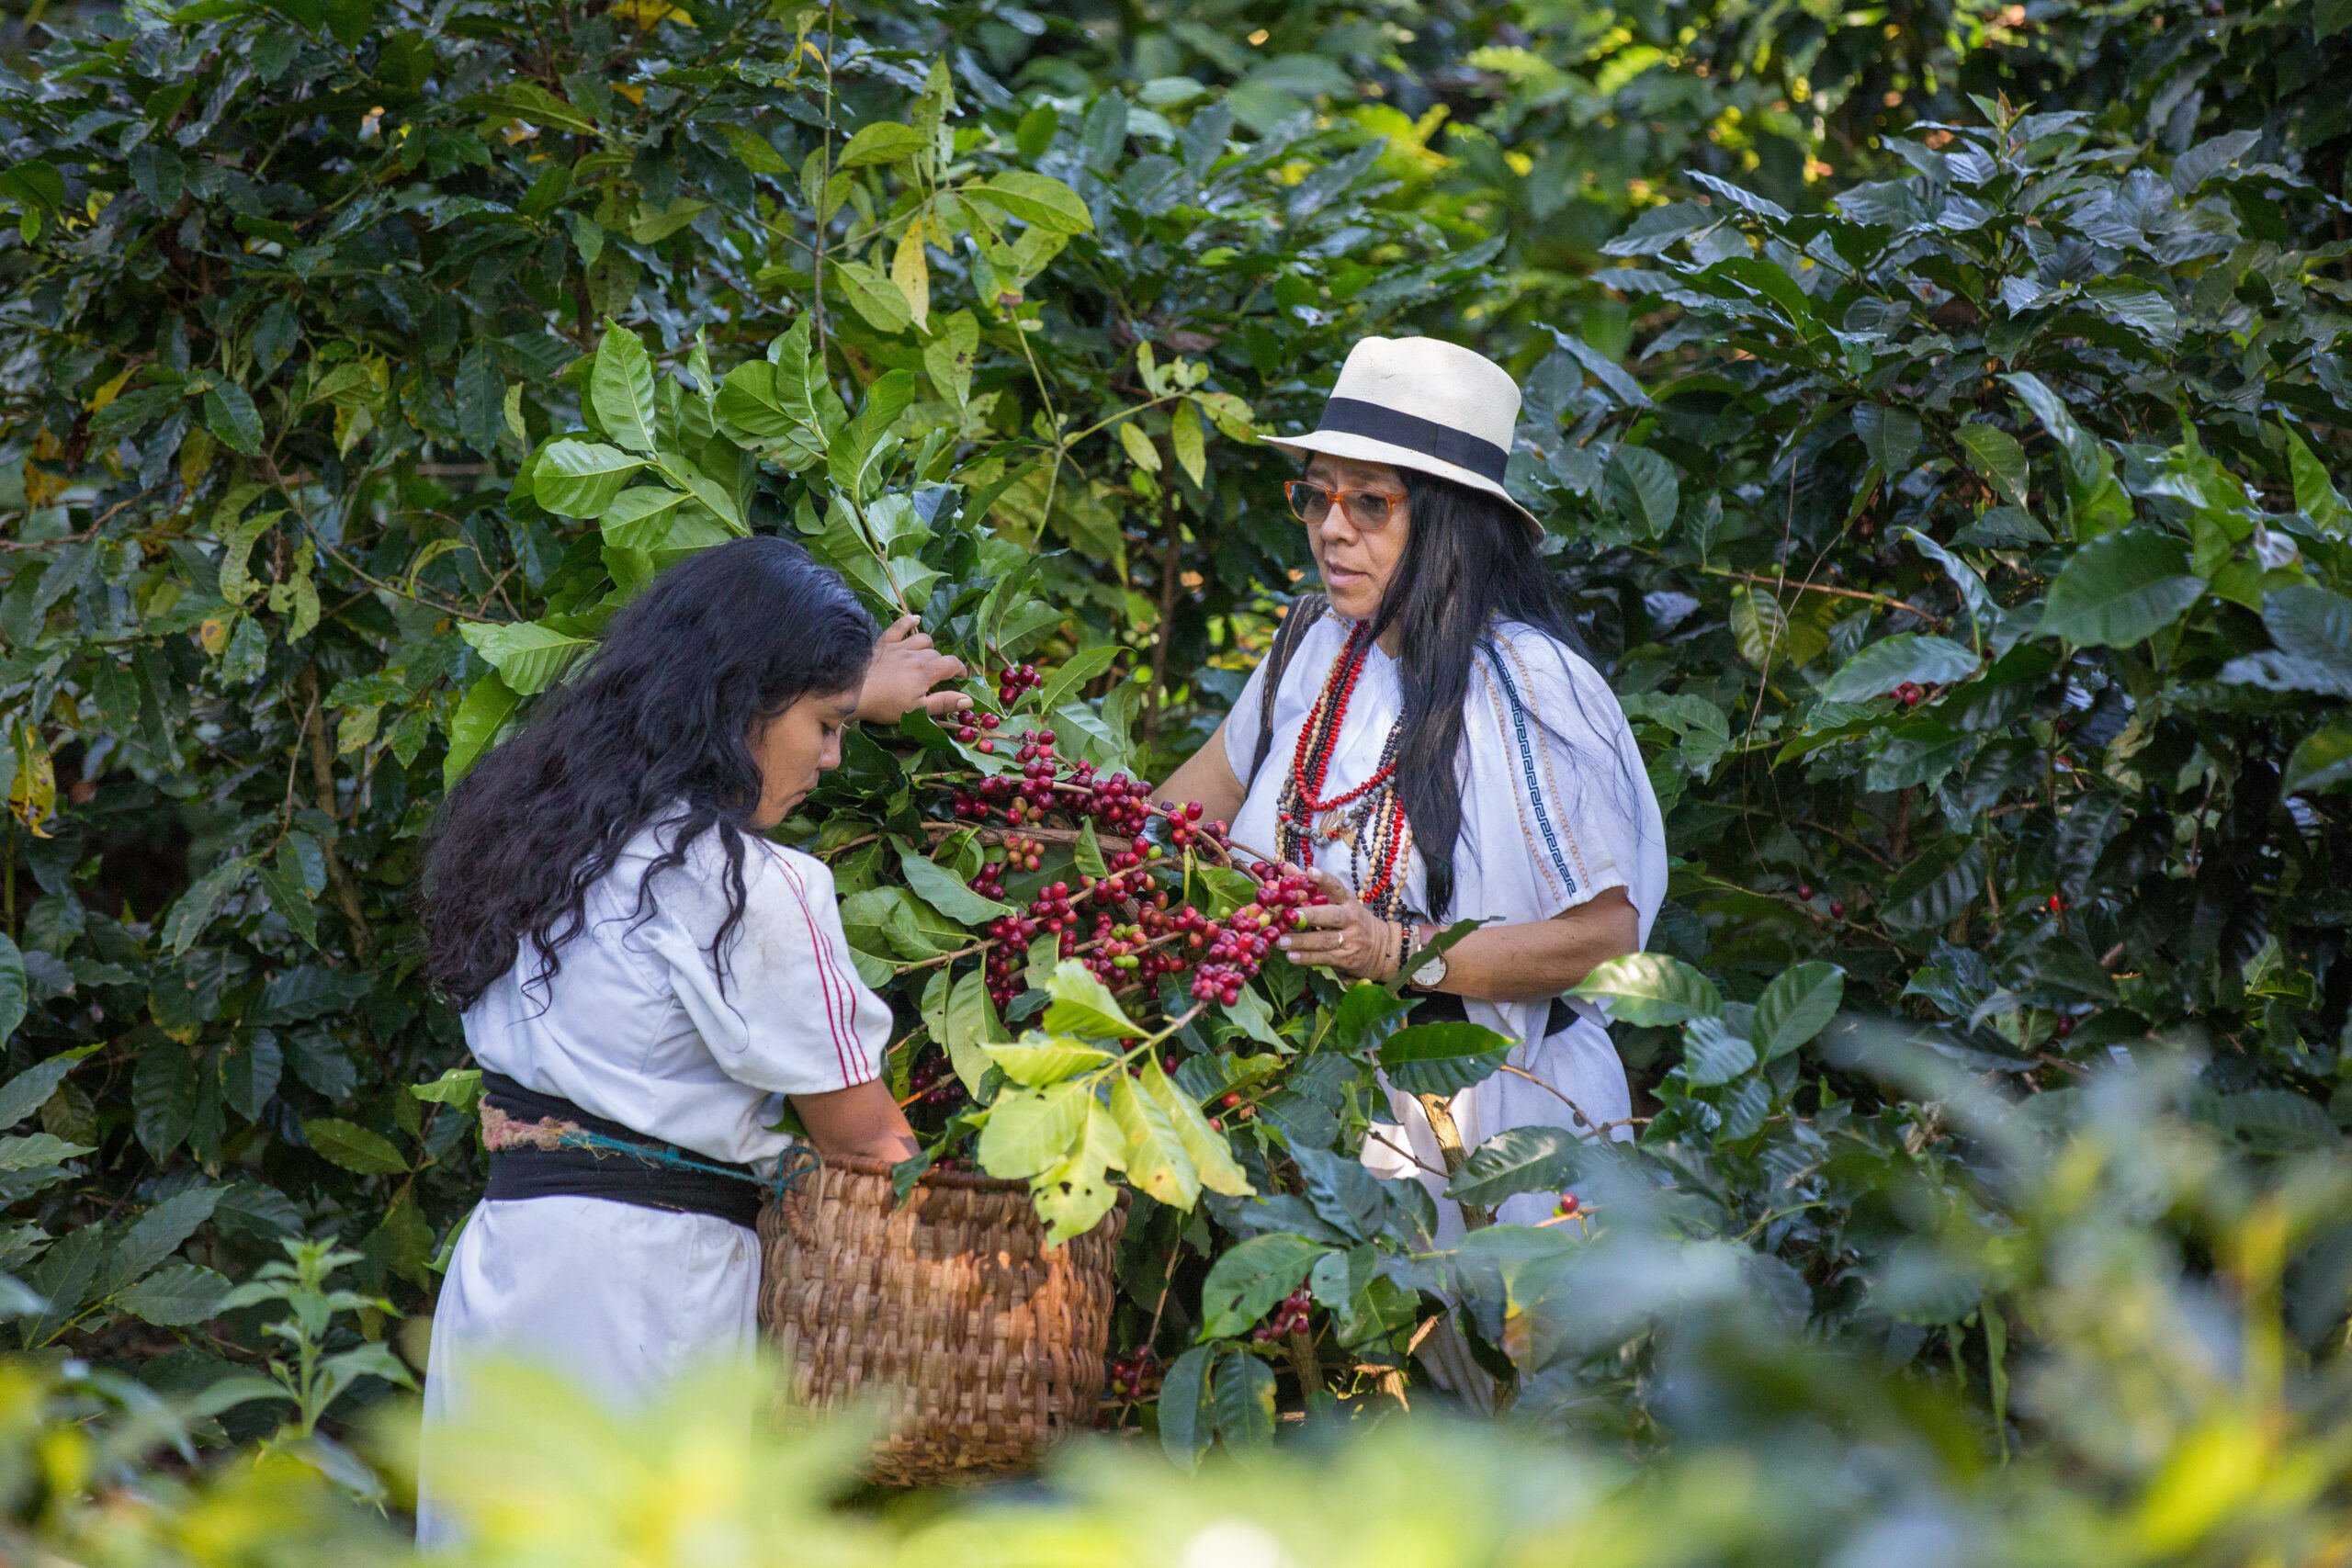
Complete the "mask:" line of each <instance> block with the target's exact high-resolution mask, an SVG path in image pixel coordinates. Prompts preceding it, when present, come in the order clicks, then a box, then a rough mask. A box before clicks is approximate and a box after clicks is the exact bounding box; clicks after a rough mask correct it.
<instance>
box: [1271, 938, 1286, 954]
mask: <svg viewBox="0 0 2352 1568" xmlns="http://www.w3.org/2000/svg"><path fill="white" fill-rule="evenodd" d="M1274 945H1275V946H1276V947H1279V948H1281V949H1282V950H1283V952H1284V953H1288V952H1289V951H1290V938H1288V937H1286V936H1278V937H1276V938H1275V939H1274Z"/></svg>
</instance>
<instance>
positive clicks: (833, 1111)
mask: <svg viewBox="0 0 2352 1568" xmlns="http://www.w3.org/2000/svg"><path fill="white" fill-rule="evenodd" d="M792 1109H793V1110H795V1111H798V1112H799V1113H800V1124H801V1125H802V1126H803V1127H806V1128H808V1129H809V1142H810V1143H811V1144H814V1145H816V1146H817V1152H818V1153H819V1154H820V1155H822V1156H824V1157H825V1158H827V1159H839V1158H842V1157H844V1156H847V1157H851V1158H857V1159H880V1160H888V1161H889V1162H890V1163H891V1164H893V1165H896V1164H897V1163H898V1162H899V1161H900V1160H902V1159H912V1158H913V1157H914V1156H916V1155H917V1154H918V1153H920V1152H921V1151H922V1144H921V1143H919V1142H918V1141H917V1140H916V1138H915V1132H914V1129H913V1128H912V1127H910V1126H908V1125H907V1118H906V1113H905V1112H904V1111H900V1110H899V1102H898V1101H897V1100H893V1099H891V1098H890V1086H889V1084H888V1082H887V1081H885V1080H884V1079H881V1078H874V1079H870V1080H869V1081H867V1082H865V1083H861V1084H852V1085H851V1086H850V1087H849V1088H847V1089H834V1090H831V1092H830V1093H826V1094H796V1095H794V1096H793V1097H792Z"/></svg>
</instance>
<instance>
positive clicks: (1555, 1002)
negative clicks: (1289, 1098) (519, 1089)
mask: <svg viewBox="0 0 2352 1568" xmlns="http://www.w3.org/2000/svg"><path fill="white" fill-rule="evenodd" d="M1419 996H1420V1004H1419V1006H1417V1007H1416V1008H1414V1009H1413V1011H1412V1016H1411V1017H1410V1018H1408V1019H1407V1020H1406V1021H1407V1022H1408V1023H1467V1022H1469V1021H1470V1012H1469V1010H1468V1009H1467V1008H1465V1007H1464V1005H1463V1002H1462V998H1460V997H1457V996H1455V995H1454V994H1453V992H1452V991H1426V992H1422V993H1419ZM1576 1021H1577V1010H1576V1009H1574V1008H1572V1007H1570V1006H1569V1005H1568V998H1566V997H1554V998H1552V1006H1551V1008H1550V1010H1548V1011H1546V1012H1545V1013H1544V1032H1543V1035H1542V1038H1543V1039H1545V1040H1549V1039H1550V1038H1552V1036H1554V1035H1555V1034H1557V1033H1559V1032H1560V1031H1562V1030H1563V1029H1566V1028H1567V1027H1568V1025H1570V1024H1572V1023H1574V1022H1576ZM484 1081H485V1082H487V1081H488V1080H487V1079H485V1080H484Z"/></svg>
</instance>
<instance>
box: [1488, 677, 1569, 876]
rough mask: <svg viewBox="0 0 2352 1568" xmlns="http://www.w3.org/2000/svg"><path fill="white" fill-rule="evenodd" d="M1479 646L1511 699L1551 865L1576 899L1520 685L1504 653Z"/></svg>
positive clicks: (1521, 762)
mask: <svg viewBox="0 0 2352 1568" xmlns="http://www.w3.org/2000/svg"><path fill="white" fill-rule="evenodd" d="M1478 646H1479V648H1480V649H1481V650H1483V651H1484V652H1485V654H1486V656H1487V663H1489V664H1491V665H1493V666H1494V668H1495V679H1496V680H1498V681H1499V682H1502V688H1503V695H1504V696H1506V697H1508V698H1510V720H1511V728H1513V729H1514V730H1516V731H1517V732H1518V734H1517V739H1518V740H1519V766H1520V771H1521V773H1524V774H1526V776H1527V794H1528V798H1529V799H1531V800H1532V801H1533V802H1534V805H1535V823H1536V826H1538V827H1540V828H1542V829H1544V849H1546V850H1548V851H1549V852H1551V856H1552V868H1553V869H1554V870H1555V871H1557V872H1558V873H1559V874H1560V880H1561V881H1562V882H1563V883H1565V884H1566V886H1567V889H1568V897H1571V898H1573V897H1576V892H1577V879H1576V874H1574V873H1573V872H1571V871H1569V870H1568V863H1567V862H1566V860H1565V859H1563V858H1562V857H1561V854H1560V840H1559V839H1558V837H1557V836H1556V835H1555V834H1554V833H1553V831H1552V817H1551V813H1550V812H1549V811H1547V810H1546V809H1545V808H1544V786H1543V785H1542V784H1538V783H1537V782H1536V777H1535V749H1534V747H1532V745H1530V744H1529V743H1528V739H1527V705H1526V704H1525V703H1524V702H1522V701H1521V700H1520V695H1519V688H1518V687H1517V686H1516V685H1514V684H1512V682H1511V678H1510V671H1509V670H1507V669H1505V668H1504V667H1503V656H1502V654H1501V653H1500V652H1498V650H1497V649H1496V648H1495V645H1494V644H1493V643H1491V642H1485V643H1481V644H1479V645H1478Z"/></svg>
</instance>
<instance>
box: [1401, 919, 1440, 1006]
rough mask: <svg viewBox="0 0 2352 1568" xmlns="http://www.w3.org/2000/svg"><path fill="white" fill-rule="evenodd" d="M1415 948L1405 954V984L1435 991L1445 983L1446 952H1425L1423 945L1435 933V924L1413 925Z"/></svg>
mask: <svg viewBox="0 0 2352 1568" xmlns="http://www.w3.org/2000/svg"><path fill="white" fill-rule="evenodd" d="M1409 929H1410V931H1412V933H1413V950H1412V951H1411V952H1410V953H1407V954H1406V955H1405V965H1404V967H1405V984H1406V985H1407V986H1408V987H1410V988H1411V989H1413V990H1416V991H1434V990H1436V989H1437V988H1438V987H1440V986H1442V985H1444V984H1445V954H1444V953H1427V954H1424V953H1422V952H1421V948H1422V946H1423V945H1424V944H1425V943H1427V942H1428V941H1429V939H1430V937H1431V936H1433V935H1435V934H1436V932H1437V928H1436V927H1435V926H1413V927H1411V928H1409Z"/></svg>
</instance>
